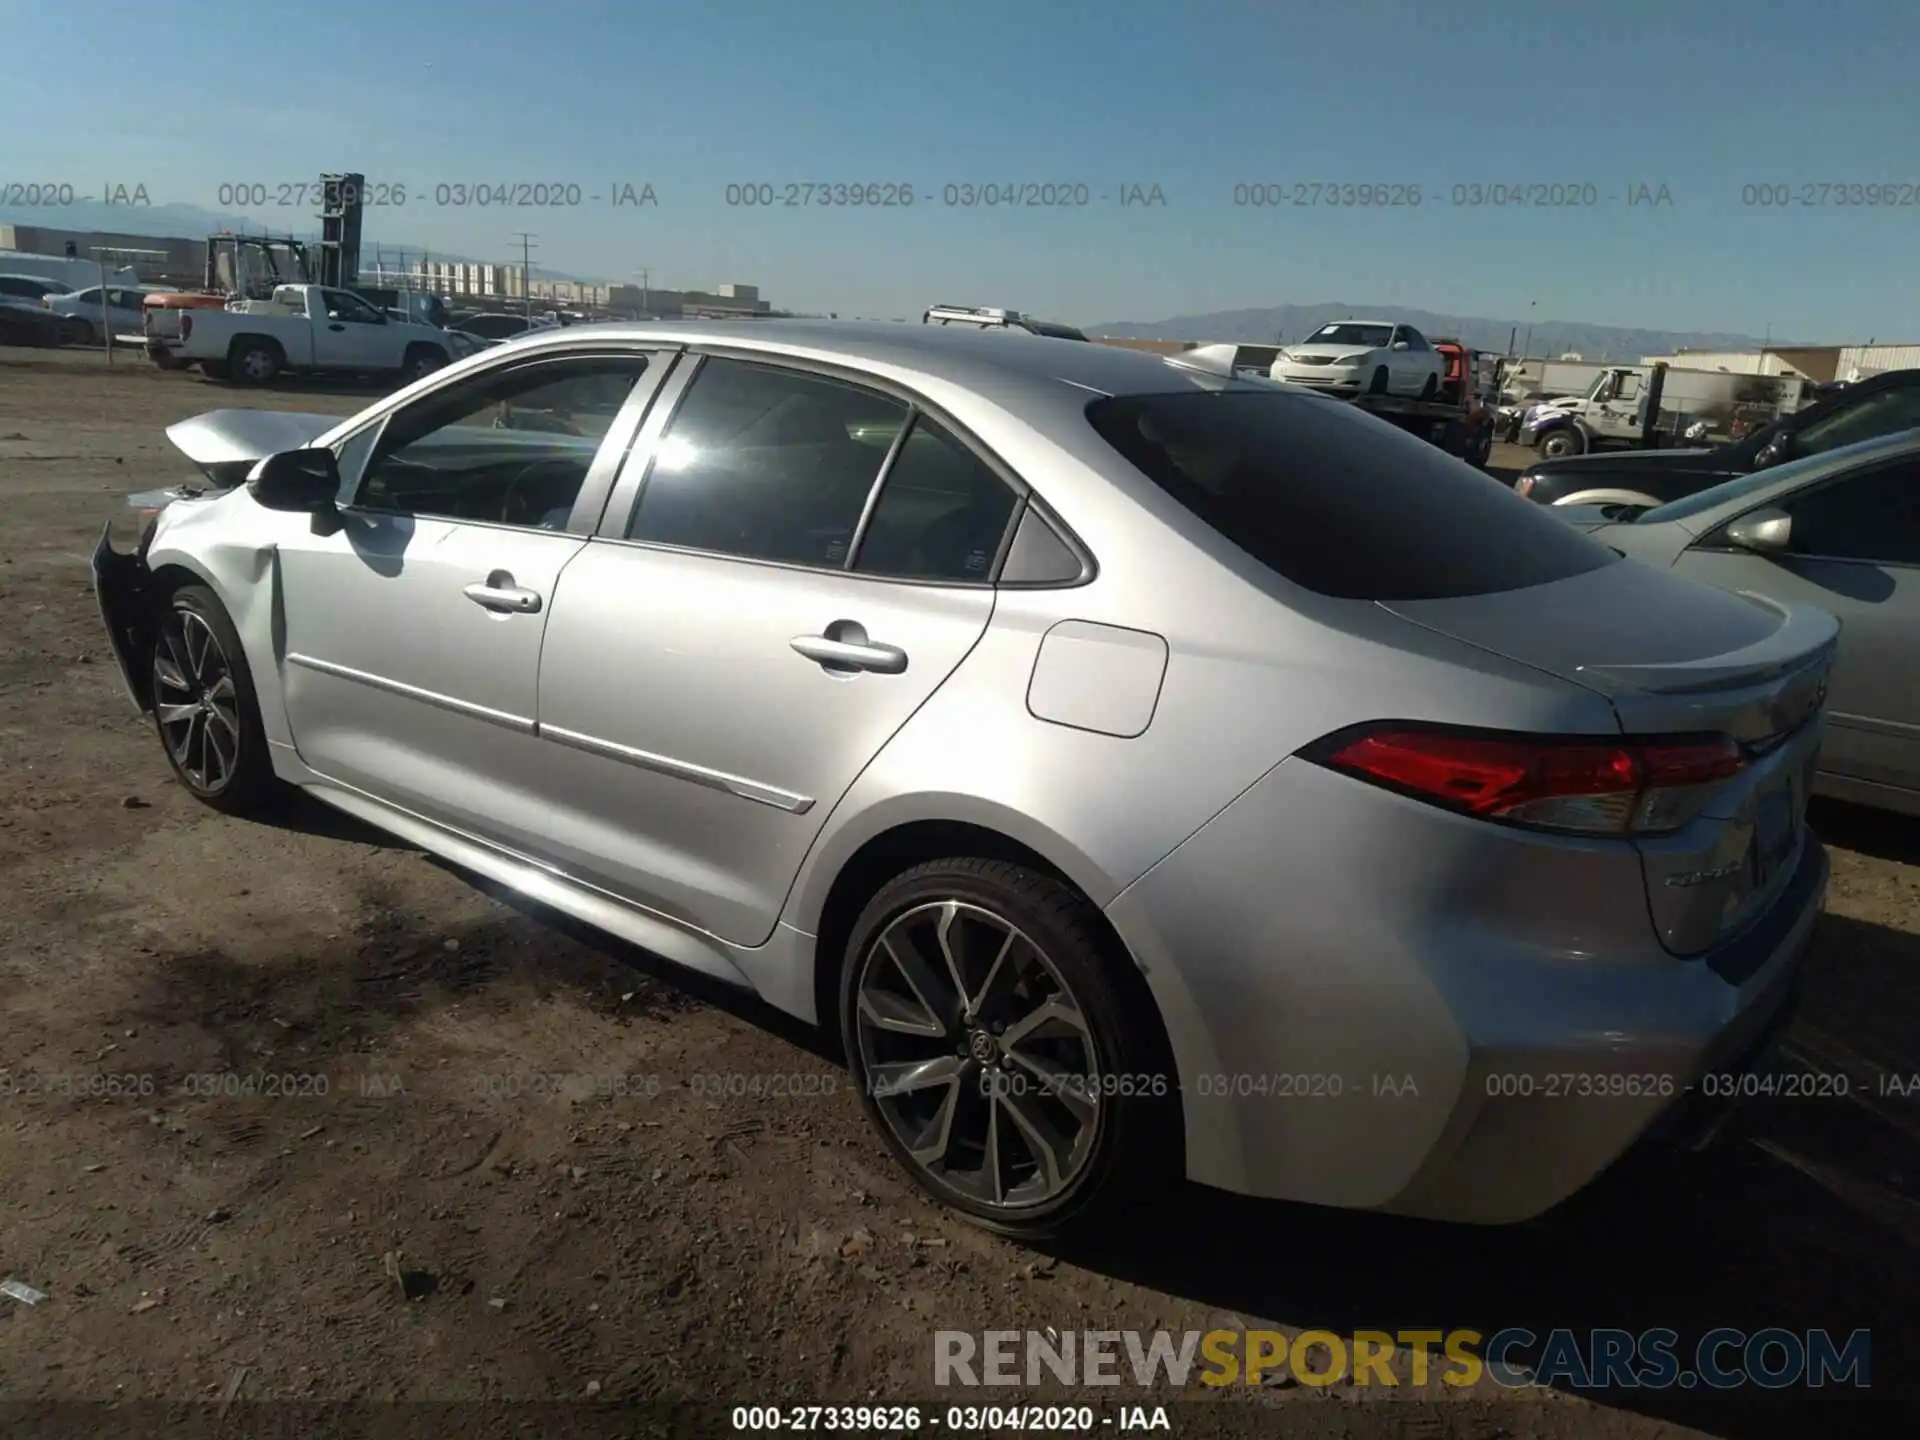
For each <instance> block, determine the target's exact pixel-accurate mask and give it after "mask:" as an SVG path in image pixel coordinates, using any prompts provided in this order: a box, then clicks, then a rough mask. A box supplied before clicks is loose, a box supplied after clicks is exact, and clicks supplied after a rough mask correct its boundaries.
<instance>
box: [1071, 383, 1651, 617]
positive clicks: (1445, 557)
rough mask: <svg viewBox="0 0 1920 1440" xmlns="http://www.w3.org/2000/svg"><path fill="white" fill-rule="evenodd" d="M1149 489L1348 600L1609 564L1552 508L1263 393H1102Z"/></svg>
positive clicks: (1424, 596) (1262, 557) (1493, 587)
mask: <svg viewBox="0 0 1920 1440" xmlns="http://www.w3.org/2000/svg"><path fill="white" fill-rule="evenodd" d="M1087 419H1088V421H1089V422H1090V423H1091V424H1092V426H1093V428H1094V429H1095V430H1096V431H1097V432H1098V433H1099V434H1100V436H1101V438H1102V439H1104V440H1105V441H1106V442H1107V443H1108V444H1109V445H1111V446H1112V447H1113V448H1114V449H1115V450H1117V451H1119V452H1120V454H1121V455H1123V456H1125V457H1126V459H1127V460H1128V461H1129V462H1130V463H1131V464H1132V465H1133V466H1134V467H1135V468H1136V469H1138V470H1139V471H1140V472H1141V473H1142V474H1143V475H1145V476H1146V477H1147V478H1148V479H1149V480H1151V481H1153V483H1154V484H1156V485H1158V486H1159V487H1160V488H1161V489H1163V490H1165V491H1166V492H1167V493H1168V494H1169V495H1171V496H1173V498H1174V499H1176V500H1178V501H1179V502H1180V503H1181V504H1182V505H1184V506H1185V507H1186V508H1187V509H1188V510H1190V511H1192V512H1193V513H1194V514H1195V515H1197V516H1199V517H1200V519H1202V520H1204V521H1205V522H1206V523H1207V524H1208V525H1210V526H1211V527H1212V528H1213V529H1214V530H1216V531H1218V532H1219V533H1220V534H1221V535H1222V536H1224V537H1225V538H1226V539H1227V540H1229V541H1231V542H1232V543H1233V544H1235V545H1237V546H1239V547H1240V548H1241V549H1242V550H1244V551H1246V552H1247V553H1248V554H1249V555H1251V556H1252V557H1253V558H1254V559H1256V560H1258V561H1259V562H1260V563H1261V564H1263V565H1265V566H1267V567H1268V568H1269V569H1271V570H1273V571H1274V572H1275V573H1277V574H1279V575H1280V576H1282V577H1283V578H1285V579H1286V580H1289V581H1291V582H1292V583H1294V584H1296V585H1300V586H1302V587H1304V588H1306V589H1308V590H1312V591H1315V592H1317V593H1319V594H1321V595H1329V596H1335V597H1338V598H1341V599H1351V600H1437V599H1447V598H1452V597H1456V596H1464V595H1488V594H1494V593H1497V592H1499V591H1503V590H1521V589H1525V588H1527V587H1529V586H1533V585H1545V584H1549V583H1551V582H1552V581H1555V580H1564V579H1567V578H1568V577H1570V576H1574V575H1581V574H1584V573H1586V572H1587V571H1589V570H1597V569H1599V568H1600V567H1601V566H1603V565H1612V564H1617V563H1619V560H1620V556H1619V555H1618V554H1617V553H1616V552H1614V551H1613V550H1610V549H1608V548H1607V547H1606V546H1604V545H1601V544H1600V543H1599V542H1598V541H1595V540H1591V539H1589V538H1587V536H1585V535H1583V534H1582V533H1580V532H1579V531H1577V530H1575V529H1574V528H1573V527H1572V526H1571V525H1569V524H1567V523H1566V522H1565V521H1563V520H1560V519H1558V518H1556V517H1555V516H1554V515H1552V514H1551V513H1550V512H1549V511H1548V510H1547V508H1546V507H1544V506H1540V505H1536V504H1534V503H1533V502H1532V501H1531V500H1526V499H1523V498H1522V497H1520V496H1518V495H1516V494H1514V492H1513V491H1512V490H1511V489H1510V488H1508V487H1507V486H1506V485H1504V484H1502V483H1501V482H1499V481H1497V480H1494V479H1491V478H1489V477H1488V476H1485V475H1482V474H1481V473H1480V472H1479V471H1477V470H1475V469H1473V468H1472V467H1471V466H1469V465H1467V464H1465V463H1464V462H1462V461H1459V460H1456V459H1454V458H1452V457H1451V456H1449V455H1447V454H1445V453H1443V452H1442V451H1441V450H1439V449H1437V448H1436V447H1434V446H1432V445H1429V444H1428V443H1427V442H1426V441H1424V440H1421V439H1417V438H1416V437H1414V436H1412V435H1409V434H1408V433H1407V432H1405V431H1403V430H1400V429H1398V428H1396V427H1394V426H1392V425H1389V424H1387V423H1385V422H1384V421H1380V420H1376V419H1374V418H1373V417H1372V416H1369V415H1365V414H1363V413H1361V412H1360V411H1358V410H1355V409H1354V408H1352V407H1351V406H1348V405H1345V404H1342V403H1340V402H1338V401H1334V400H1327V399H1322V398H1320V397H1317V396H1304V395H1291V394H1286V393H1283V392H1279V391H1275V390H1271V389H1267V388H1265V387H1263V388H1261V389H1259V390H1220V391H1214V392H1210V393H1198V394H1196V393H1191V392H1189V393H1181V394H1167V395H1129V396H1117V397H1113V398H1110V399H1102V400H1096V401H1094V402H1093V403H1092V404H1090V405H1089V406H1088V407H1087Z"/></svg>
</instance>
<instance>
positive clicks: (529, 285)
mask: <svg viewBox="0 0 1920 1440" xmlns="http://www.w3.org/2000/svg"><path fill="white" fill-rule="evenodd" d="M513 238H514V239H516V240H518V241H519V242H520V293H521V295H522V296H523V297H524V298H525V300H526V302H527V303H526V310H527V319H528V321H529V322H531V321H532V319H533V242H534V241H535V240H537V239H539V238H540V237H539V236H537V235H529V234H528V233H527V232H526V231H524V230H522V231H520V232H518V233H517V234H516V235H515V236H514V237H513Z"/></svg>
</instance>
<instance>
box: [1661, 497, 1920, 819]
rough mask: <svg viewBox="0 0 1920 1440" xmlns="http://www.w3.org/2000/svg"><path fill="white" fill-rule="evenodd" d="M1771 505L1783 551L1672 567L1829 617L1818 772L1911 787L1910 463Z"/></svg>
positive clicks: (1917, 729)
mask: <svg viewBox="0 0 1920 1440" xmlns="http://www.w3.org/2000/svg"><path fill="white" fill-rule="evenodd" d="M1779 508H1780V509H1782V510H1785V511H1786V512H1787V514H1788V515H1790V516H1792V517H1793V530H1792V536H1791V539H1790V541H1789V545H1790V549H1789V550H1788V551H1787V553H1785V554H1782V555H1778V556H1762V555H1757V554H1755V553H1753V552H1752V551H1748V550H1740V549H1734V548H1730V547H1710V546H1704V545H1703V546H1698V547H1695V548H1694V549H1691V550H1689V551H1687V553H1686V554H1685V555H1683V556H1681V558H1680V561H1679V564H1678V565H1677V566H1676V567H1675V568H1676V569H1677V570H1678V571H1679V573H1681V574H1683V575H1686V576H1688V577H1689V578H1691V579H1695V580H1704V581H1706V582H1707V583H1709V584H1712V585H1718V586H1719V587H1721V588H1722V589H1726V590H1736V591H1737V590H1751V591H1755V592H1757V593H1759V594H1761V595H1767V596H1771V597H1774V598H1777V599H1780V600H1788V601H1795V602H1801V603H1805V604H1810V605H1817V606H1819V607H1820V608H1821V609H1823V610H1826V611H1828V612H1830V613H1831V614H1833V615H1834V616H1836V617H1837V618H1838V619H1839V621H1840V648H1839V653H1838V655H1837V657H1836V659H1835V662H1834V667H1833V675H1832V678H1831V680H1830V682H1829V691H1828V697H1827V736H1826V740H1825V742H1824V743H1823V744H1822V746H1821V749H1820V768H1821V769H1822V770H1823V771H1829V772H1831V773H1834V774H1837V775H1843V776H1848V777H1851V778H1854V779H1859V780H1867V781H1872V782H1874V783H1876V784H1882V785H1896V786H1899V787H1901V788H1903V789H1916V788H1920V665H1916V664H1915V652H1916V637H1917V636H1920V462H1915V461H1912V460H1905V461H1901V462H1899V463H1897V464H1893V465H1887V466H1882V467H1879V468H1877V469H1874V470H1869V471H1867V472H1865V473H1856V474H1853V475H1848V476H1844V477H1842V478H1841V479H1839V480H1836V481H1832V482H1829V483H1827V484H1825V485H1821V486H1818V487H1815V488H1810V489H1808V490H1805V491H1802V492H1801V493H1800V494H1798V495H1796V496H1795V497H1793V498H1792V499H1791V500H1788V501H1786V502H1784V503H1782V504H1781V505H1780V507H1779ZM1709 539H1711V537H1709Z"/></svg>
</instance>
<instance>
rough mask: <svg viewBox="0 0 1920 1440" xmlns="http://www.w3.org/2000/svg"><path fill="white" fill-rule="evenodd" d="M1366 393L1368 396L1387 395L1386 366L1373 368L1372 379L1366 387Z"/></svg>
mask: <svg viewBox="0 0 1920 1440" xmlns="http://www.w3.org/2000/svg"><path fill="white" fill-rule="evenodd" d="M1367 393H1368V394H1369V395H1384V394H1386V393H1387V367H1386V366H1384V365H1376V366H1374V367H1373V379H1372V381H1371V382H1369V384H1368V385H1367Z"/></svg>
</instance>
